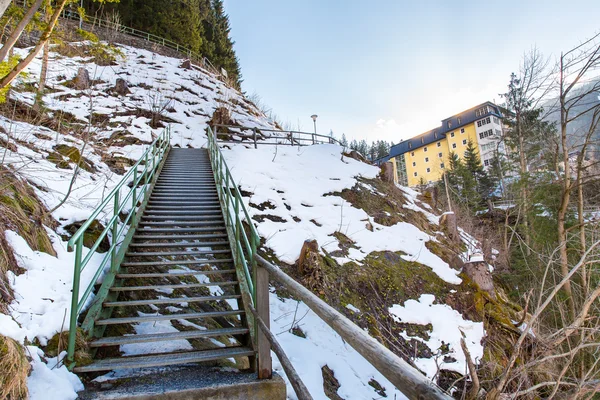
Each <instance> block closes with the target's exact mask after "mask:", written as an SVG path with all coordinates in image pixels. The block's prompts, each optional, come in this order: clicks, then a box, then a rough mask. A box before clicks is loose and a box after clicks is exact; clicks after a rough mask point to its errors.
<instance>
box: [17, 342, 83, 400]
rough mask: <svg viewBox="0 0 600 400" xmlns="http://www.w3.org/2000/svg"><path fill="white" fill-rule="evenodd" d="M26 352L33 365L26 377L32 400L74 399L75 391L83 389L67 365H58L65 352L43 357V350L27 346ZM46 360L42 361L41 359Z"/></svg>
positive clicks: (75, 396)
mask: <svg viewBox="0 0 600 400" xmlns="http://www.w3.org/2000/svg"><path fill="white" fill-rule="evenodd" d="M27 353H28V355H29V356H30V357H31V359H32V361H31V365H32V367H33V369H32V371H31V375H30V376H29V378H28V379H27V389H28V390H29V398H30V399H32V400H35V399H40V400H42V399H43V400H74V399H76V398H77V392H78V391H80V390H83V384H82V383H81V381H80V380H79V377H78V376H77V375H75V374H73V373H72V372H69V370H68V369H67V367H65V366H64V365H59V360H62V359H63V358H64V357H65V356H66V354H67V353H66V352H63V353H61V354H60V356H59V357H53V358H45V357H44V352H43V351H42V350H41V349H39V348H37V347H35V346H27ZM44 358H45V359H46V361H47V362H44V361H43V359H44Z"/></svg>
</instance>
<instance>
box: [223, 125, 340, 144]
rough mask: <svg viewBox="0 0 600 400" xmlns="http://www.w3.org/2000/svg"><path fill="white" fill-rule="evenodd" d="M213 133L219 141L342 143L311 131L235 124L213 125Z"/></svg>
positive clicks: (331, 137)
mask: <svg viewBox="0 0 600 400" xmlns="http://www.w3.org/2000/svg"><path fill="white" fill-rule="evenodd" d="M213 128H214V134H215V135H216V137H217V138H219V141H220V142H221V143H248V142H251V143H253V144H254V148H256V146H257V145H258V144H267V145H282V146H311V145H313V144H337V145H340V146H342V143H341V142H340V141H339V140H337V139H336V138H334V137H333V136H327V135H321V134H317V133H311V132H300V131H291V130H290V131H286V130H281V129H268V128H256V127H248V126H237V125H224V124H215V125H213Z"/></svg>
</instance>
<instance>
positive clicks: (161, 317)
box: [96, 310, 245, 325]
mask: <svg viewBox="0 0 600 400" xmlns="http://www.w3.org/2000/svg"><path fill="white" fill-rule="evenodd" d="M241 314H245V311H244V310H229V311H207V312H196V313H182V314H153V315H144V316H141V317H122V318H108V319H101V320H98V321H96V325H118V324H135V323H139V322H149V321H170V320H176V319H203V318H215V317H231V316H234V315H241Z"/></svg>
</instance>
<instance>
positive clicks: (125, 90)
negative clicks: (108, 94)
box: [113, 78, 130, 96]
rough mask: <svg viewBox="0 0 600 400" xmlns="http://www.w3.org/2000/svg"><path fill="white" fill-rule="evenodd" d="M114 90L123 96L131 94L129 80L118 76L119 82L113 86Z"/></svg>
mask: <svg viewBox="0 0 600 400" xmlns="http://www.w3.org/2000/svg"><path fill="white" fill-rule="evenodd" d="M113 90H114V92H115V93H117V94H119V95H121V96H125V95H126V94H129V93H130V91H129V86H128V85H127V81H126V80H125V79H123V78H118V79H117V82H116V83H115V87H114V88H113Z"/></svg>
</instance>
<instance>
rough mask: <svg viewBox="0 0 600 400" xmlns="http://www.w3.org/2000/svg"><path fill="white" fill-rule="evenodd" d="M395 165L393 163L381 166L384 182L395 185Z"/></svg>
mask: <svg viewBox="0 0 600 400" xmlns="http://www.w3.org/2000/svg"><path fill="white" fill-rule="evenodd" d="M394 175H395V174H394V164H393V163H392V162H391V161H388V162H386V163H383V164H382V165H381V178H382V179H383V181H384V182H390V183H394V180H395V179H394V178H395V176H394Z"/></svg>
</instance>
